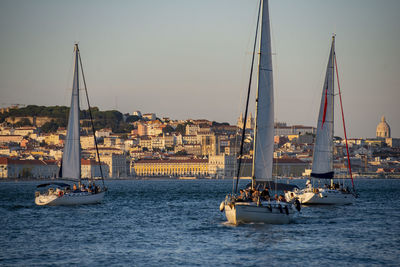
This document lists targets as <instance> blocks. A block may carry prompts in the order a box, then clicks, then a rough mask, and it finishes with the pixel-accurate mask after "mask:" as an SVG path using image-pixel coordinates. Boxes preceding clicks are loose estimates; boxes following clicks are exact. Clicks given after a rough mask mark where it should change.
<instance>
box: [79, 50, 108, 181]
mask: <svg viewBox="0 0 400 267" xmlns="http://www.w3.org/2000/svg"><path fill="white" fill-rule="evenodd" d="M77 49H78V47H77ZM77 52H78V56H79V63H80V65H81V72H82V79H83V85H84V86H85V93H86V100H87V103H88V109H89V116H90V122H91V124H92V131H93V139H94V144H95V146H96V154H97V161H98V163H99V168H100V174H101V181H102V182H103V187H105V185H104V175H103V169H102V168H101V162H100V154H99V148H98V146H97V140H96V130H95V129H94V124H93V116H92V109H91V107H90V103H89V95H88V91H87V87H86V79H85V74H84V73H83V66H82V59H81V53H80V52H79V49H78V51H77Z"/></svg>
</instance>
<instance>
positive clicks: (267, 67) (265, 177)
mask: <svg viewBox="0 0 400 267" xmlns="http://www.w3.org/2000/svg"><path fill="white" fill-rule="evenodd" d="M271 53H272V51H271V34H270V23H269V11H268V1H264V2H263V6H262V20H261V43H260V56H259V66H258V67H259V69H258V91H257V100H256V101H257V103H256V106H257V108H256V127H255V140H254V142H255V145H254V150H255V153H254V177H255V180H256V181H258V182H262V181H271V180H272V163H273V153H274V89H273V81H272V55H271Z"/></svg>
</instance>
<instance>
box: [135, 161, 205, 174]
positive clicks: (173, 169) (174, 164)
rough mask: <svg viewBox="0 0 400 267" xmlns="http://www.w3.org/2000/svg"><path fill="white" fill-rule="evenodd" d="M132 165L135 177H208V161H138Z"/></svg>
mask: <svg viewBox="0 0 400 267" xmlns="http://www.w3.org/2000/svg"><path fill="white" fill-rule="evenodd" d="M132 165H133V173H134V175H135V176H175V177H179V176H202V177H204V176H208V159H183V160H174V159H140V160H137V161H135V162H133V164H132Z"/></svg>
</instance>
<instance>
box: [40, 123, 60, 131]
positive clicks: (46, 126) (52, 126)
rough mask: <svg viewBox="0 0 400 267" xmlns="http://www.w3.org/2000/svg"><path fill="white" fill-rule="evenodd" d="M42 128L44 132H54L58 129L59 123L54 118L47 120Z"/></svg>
mask: <svg viewBox="0 0 400 267" xmlns="http://www.w3.org/2000/svg"><path fill="white" fill-rule="evenodd" d="M41 130H42V132H44V133H54V132H56V131H57V130H58V123H56V122H55V121H54V120H52V121H50V122H46V123H45V124H43V125H42V127H41Z"/></svg>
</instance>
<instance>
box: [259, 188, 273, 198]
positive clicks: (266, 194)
mask: <svg viewBox="0 0 400 267" xmlns="http://www.w3.org/2000/svg"><path fill="white" fill-rule="evenodd" d="M270 197H271V196H270V195H269V191H268V188H267V187H266V188H265V189H264V190H263V191H262V192H261V198H263V199H265V200H267V199H270Z"/></svg>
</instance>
